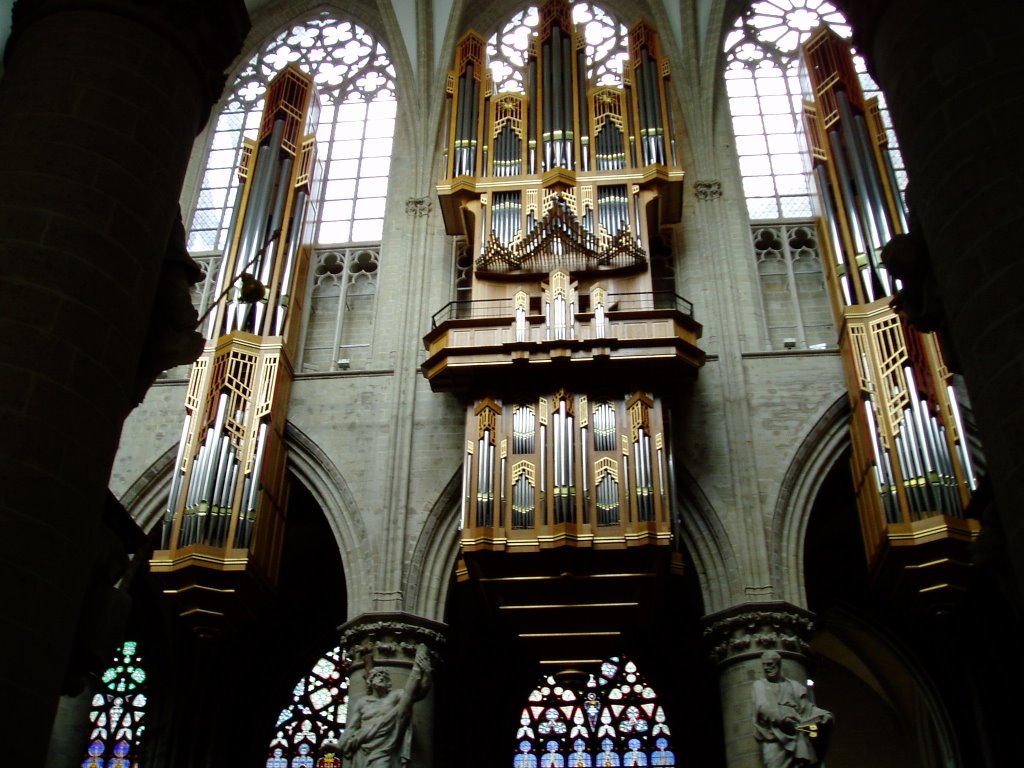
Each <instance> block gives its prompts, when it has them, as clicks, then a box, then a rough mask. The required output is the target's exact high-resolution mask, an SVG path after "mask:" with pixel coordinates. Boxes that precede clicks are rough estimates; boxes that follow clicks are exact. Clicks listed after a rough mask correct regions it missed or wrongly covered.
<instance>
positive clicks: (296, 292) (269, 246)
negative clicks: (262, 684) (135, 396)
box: [151, 65, 318, 615]
mask: <svg viewBox="0 0 1024 768" xmlns="http://www.w3.org/2000/svg"><path fill="white" fill-rule="evenodd" d="M317 117H318V106H317V100H316V95H315V91H314V89H313V84H312V79H311V78H310V77H309V76H308V75H306V74H305V73H303V72H302V71H301V70H300V69H299V68H298V67H297V66H294V65H290V66H288V67H286V68H285V69H284V70H282V72H281V73H280V74H279V75H278V76H277V77H276V78H275V79H274V80H273V81H272V82H271V84H270V86H269V88H268V90H267V97H266V107H265V110H264V114H263V117H262V120H261V124H260V129H259V132H258V135H257V138H256V140H255V141H248V140H247V144H246V147H245V150H244V151H243V153H242V165H241V167H240V168H239V182H240V188H239V190H238V192H237V194H236V196H235V209H234V211H233V212H232V225H231V228H230V236H229V240H228V243H227V249H226V250H225V252H224V254H223V257H222V261H221V266H220V270H219V274H218V282H217V286H218V298H217V300H216V303H215V305H214V307H213V309H212V311H211V317H210V321H209V323H208V324H207V326H206V328H207V331H208V332H209V333H210V334H211V336H210V338H209V339H208V341H207V344H206V347H205V349H204V352H203V354H202V356H201V357H200V358H199V360H197V362H196V363H195V365H194V366H193V369H192V374H191V376H190V380H189V387H188V392H187V395H186V401H185V410H186V415H185V420H184V425H183V427H182V437H181V441H180V443H179V448H178V454H177V458H176V460H175V469H174V476H173V478H172V481H171V492H170V495H169V498H168V504H167V514H166V517H165V521H164V526H163V531H162V536H161V549H160V550H157V551H156V552H155V553H154V555H153V558H152V560H151V568H152V570H153V571H154V573H157V574H164V575H165V576H164V578H167V579H168V581H169V582H170V583H171V587H170V588H169V591H173V592H175V593H176V594H180V593H181V592H182V589H183V588H184V587H189V586H200V587H202V586H204V582H206V581H207V580H210V579H216V578H220V577H218V576H216V575H214V573H213V572H217V571H219V572H221V573H245V574H249V573H250V572H251V573H252V574H253V575H254V576H255V578H256V580H258V581H260V582H261V583H265V582H268V581H269V582H272V581H273V579H274V578H275V576H276V570H277V560H278V557H279V551H280V540H281V527H282V525H283V507H284V504H285V503H286V498H287V486H286V484H285V477H284V461H285V453H284V448H283V442H282V433H283V429H284V423H285V409H286V406H287V398H288V392H289V389H290V386H291V377H292V368H291V358H292V355H294V351H295V348H296V345H297V339H298V328H297V325H296V323H289V322H288V320H289V310H290V309H294V308H296V307H299V308H301V306H302V303H303V300H304V296H303V295H302V292H303V291H304V289H305V282H306V280H305V278H306V270H307V260H308V255H307V253H306V251H305V250H304V247H303V237H304V234H305V232H306V229H307V228H306V226H305V217H306V210H307V207H308V201H309V199H310V198H311V187H312V185H313V184H314V183H315V178H316V174H315V168H314V163H315V147H316V142H315V131H316V120H317ZM297 317H301V312H300V313H299V315H298V316H297ZM240 564H244V566H242V565H240ZM246 578H248V577H246ZM215 584H216V585H220V586H217V588H216V589H212V590H211V589H207V590H205V592H204V590H202V589H200V590H192V593H194V594H211V595H212V594H214V593H215V592H217V591H218V590H219V592H220V593H222V594H227V593H231V592H232V591H233V590H231V589H229V590H224V589H222V588H221V586H223V582H215V583H211V584H209V585H207V586H214V585H215ZM211 599H213V598H211ZM200 609H201V610H207V609H208V608H207V607H206V606H201V607H200ZM188 610H193V611H194V610H196V606H191V607H190V608H189V609H188ZM211 610H212V609H211ZM183 615H185V614H184V613H183Z"/></svg>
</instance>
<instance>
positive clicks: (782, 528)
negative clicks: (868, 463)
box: [768, 394, 850, 608]
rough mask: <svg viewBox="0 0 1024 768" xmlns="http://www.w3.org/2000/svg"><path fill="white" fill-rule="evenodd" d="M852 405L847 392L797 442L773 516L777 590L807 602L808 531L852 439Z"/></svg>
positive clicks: (790, 598) (783, 595) (785, 596)
mask: <svg viewBox="0 0 1024 768" xmlns="http://www.w3.org/2000/svg"><path fill="white" fill-rule="evenodd" d="M849 415H850V408H849V404H848V402H847V397H846V395H845V394H842V395H840V396H839V397H837V398H836V399H835V400H834V401H833V402H832V404H831V405H829V406H828V407H827V408H826V409H825V410H824V412H823V413H822V414H821V416H819V417H818V420H817V421H816V422H815V423H814V426H813V427H811V429H810V430H809V431H808V432H807V433H806V434H805V435H804V439H803V440H802V441H801V443H800V445H799V446H798V447H797V449H796V452H795V453H794V455H793V458H792V460H791V461H790V463H789V467H788V468H787V469H786V474H785V475H784V476H783V478H782V482H781V483H780V485H779V493H778V496H777V497H776V501H775V508H774V510H773V512H772V517H771V520H770V521H769V525H768V530H769V533H770V536H771V538H770V542H769V545H770V547H771V553H770V554H771V563H772V566H771V567H772V583H773V584H775V585H776V589H777V594H778V595H779V596H780V597H781V598H782V599H785V600H787V601H788V602H790V603H792V604H794V605H798V606H800V607H802V608H806V606H807V596H806V593H805V590H804V579H803V573H804V546H803V545H804V535H805V534H806V532H807V521H808V519H809V518H810V515H811V510H812V509H813V507H814V500H815V498H816V497H817V495H818V490H819V489H820V487H821V484H822V482H824V480H825V476H826V475H827V474H828V472H829V470H830V469H831V468H832V467H833V465H834V464H835V463H836V461H838V460H839V458H840V457H841V456H842V455H843V453H844V452H845V451H846V450H847V448H848V447H849V445H850V432H849Z"/></svg>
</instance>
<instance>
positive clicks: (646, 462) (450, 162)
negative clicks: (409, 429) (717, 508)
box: [438, 0, 682, 550]
mask: <svg viewBox="0 0 1024 768" xmlns="http://www.w3.org/2000/svg"><path fill="white" fill-rule="evenodd" d="M571 18H572V13H571V9H570V7H569V4H568V3H567V2H565V1H564V0H548V1H547V2H545V3H544V4H543V5H542V6H541V7H540V9H539V11H538V24H537V27H536V33H535V35H533V36H532V37H531V38H530V41H529V43H528V45H526V46H524V47H523V49H521V50H522V54H523V60H522V70H521V71H520V72H518V73H516V76H515V77H514V78H513V77H510V78H508V79H506V80H504V81H502V82H501V83H496V82H493V81H492V77H494V76H493V75H492V74H491V73H492V71H493V72H499V71H505V70H506V69H507V66H508V65H510V61H509V58H504V59H503V61H502V68H495V69H494V70H492V69H491V64H492V63H493V62H488V61H487V59H486V55H485V54H486V47H487V46H486V45H485V43H484V40H483V38H481V37H480V36H478V35H476V34H474V33H469V34H467V35H465V36H464V37H463V38H462V40H461V41H460V42H459V44H458V46H457V49H456V57H455V61H454V64H453V67H452V69H451V70H450V71H449V73H448V79H447V83H446V91H447V96H448V103H447V105H446V108H445V113H446V114H447V115H448V121H447V135H446V137H445V139H446V145H447V150H446V152H445V166H444V170H443V172H442V176H443V179H442V180H441V181H440V182H439V183H438V193H439V197H440V200H441V208H442V214H443V215H444V217H445V224H446V227H447V228H448V231H449V232H450V233H452V234H455V233H456V232H458V233H459V234H462V235H464V236H465V237H466V239H467V241H468V242H469V247H470V248H471V249H472V254H473V274H472V296H473V299H474V300H476V299H481V300H485V299H486V300H494V301H493V303H491V302H489V303H488V305H487V308H486V310H485V311H484V313H485V314H487V313H490V312H491V311H493V308H494V307H496V306H502V307H507V308H508V311H507V314H506V315H504V316H502V317H500V318H494V324H493V326H490V325H489V324H488V322H487V320H486V319H485V318H480V317H474V316H471V315H470V314H467V315H465V316H464V317H462V318H460V320H459V322H460V323H463V324H464V329H465V330H466V331H467V334H466V336H467V337H468V338H470V339H472V338H473V337H474V335H475V334H476V333H477V331H478V330H479V331H481V333H480V334H479V336H476V338H478V339H480V340H481V342H480V343H481V345H482V346H483V345H486V346H487V347H488V351H487V352H486V353H485V352H481V355H486V356H488V359H489V360H490V361H491V362H492V363H494V364H495V367H494V368H491V369H489V371H488V375H486V376H481V377H480V384H479V387H477V385H476V382H475V381H474V382H473V383H472V384H469V385H467V387H466V391H465V392H464V394H465V395H466V400H467V402H471V403H472V405H471V406H469V407H468V408H467V414H466V432H465V440H466V452H465V455H464V458H465V461H466V462H467V467H466V469H465V470H464V480H463V482H464V489H463V504H464V506H465V510H464V513H463V529H462V542H463V547H464V548H466V547H469V548H478V549H487V548H491V549H503V548H510V549H511V548H512V547H513V546H516V547H521V548H523V549H524V550H528V549H529V548H530V547H533V548H544V547H548V546H563V545H564V544H566V543H570V544H571V543H573V542H579V543H580V545H581V546H585V545H584V544H582V542H592V541H595V540H596V541H599V545H600V546H605V547H611V546H612V545H611V544H610V543H609V542H612V541H615V542H616V544H615V546H623V547H624V546H627V545H629V546H633V545H637V544H645V543H667V541H668V539H669V537H670V536H671V515H670V501H671V499H670V494H668V493H666V492H665V490H664V489H666V488H670V487H671V479H670V478H666V477H665V473H666V472H667V471H668V470H667V469H666V468H667V467H668V466H669V465H670V461H669V457H666V456H665V454H666V453H668V451H667V449H664V448H663V447H662V446H663V445H664V444H663V442H662V439H663V435H662V433H661V429H662V427H661V419H662V416H663V411H662V408H663V405H662V402H661V401H660V400H659V399H658V398H656V397H653V396H651V395H650V394H649V393H644V394H643V398H646V400H645V402H646V403H647V404H646V405H645V408H646V410H647V413H648V421H647V422H645V424H644V426H643V427H642V429H641V431H640V433H639V434H640V436H639V439H638V441H637V442H636V444H635V446H634V444H633V441H632V439H631V438H630V436H629V435H628V434H622V430H623V429H624V428H626V429H628V427H627V426H626V425H628V424H629V421H628V417H627V413H628V407H629V406H628V405H627V402H628V401H630V400H631V398H633V396H634V395H635V394H636V391H640V392H644V390H643V387H644V386H645V382H646V376H647V375H649V371H650V368H649V362H650V361H649V359H645V358H646V356H645V354H644V352H643V351H642V350H641V351H639V352H638V353H637V354H636V358H637V360H638V361H640V360H644V362H643V363H642V364H638V365H637V366H635V367H634V369H633V373H634V374H635V376H636V381H635V382H634V379H633V377H632V376H629V375H627V376H626V377H625V378H624V379H622V380H621V381H629V382H630V383H631V384H635V386H634V388H633V389H634V390H636V391H630V392H629V393H628V394H627V393H624V392H622V391H621V389H620V387H621V381H620V380H618V379H616V374H615V373H613V372H612V370H611V369H608V373H605V372H604V370H600V371H598V368H599V366H601V365H603V363H599V364H597V365H595V366H594V370H595V372H596V375H594V376H593V377H588V376H587V375H586V372H585V370H584V369H583V368H580V367H579V366H578V365H577V359H583V358H584V357H587V355H585V354H580V355H578V356H577V351H578V350H579V351H583V350H586V349H587V348H588V346H589V345H591V344H592V343H593V341H594V339H607V340H608V342H606V343H605V342H602V350H601V352H600V356H602V357H605V356H607V355H609V354H610V355H612V356H613V357H614V356H615V355H617V354H619V350H620V349H621V348H624V346H626V345H625V344H624V343H623V342H621V340H620V341H619V342H615V341H613V340H615V339H616V337H617V334H619V333H620V332H621V329H622V323H621V321H620V319H621V317H622V315H621V314H620V312H621V311H622V310H620V308H619V306H618V305H617V304H616V303H615V302H614V301H613V300H612V298H611V297H612V295H613V292H621V293H623V294H636V295H638V296H643V297H644V298H643V299H641V300H640V301H635V300H634V299H629V300H628V301H629V302H630V304H631V308H630V310H629V311H630V312H637V313H643V312H644V311H646V308H649V307H654V306H658V305H657V304H656V302H655V300H654V299H653V297H651V296H650V295H649V293H650V292H651V290H652V288H651V286H652V277H651V274H650V269H649V263H648V259H647V248H648V241H649V239H650V233H648V232H646V231H645V228H646V227H647V225H648V223H649V222H650V223H652V224H653V226H655V227H657V228H659V229H660V228H661V227H662V226H663V225H667V224H670V223H674V222H676V221H678V220H679V214H680V211H679V210H678V209H679V206H680V205H681V202H680V201H681V197H682V195H681V188H682V169H681V168H678V167H676V166H675V165H674V149H672V148H670V144H669V139H670V138H671V114H670V110H669V108H668V104H669V100H668V98H667V88H668V82H669V68H668V65H667V61H666V59H665V57H664V56H663V55H662V54H661V51H660V49H659V46H658V37H657V34H656V33H655V32H654V30H653V29H651V28H650V27H648V26H647V25H645V24H643V23H641V24H637V25H635V26H634V27H633V28H632V29H629V30H627V29H626V28H625V27H624V26H622V25H617V26H616V27H615V28H614V30H610V31H611V33H612V35H614V37H609V38H608V42H609V44H610V45H611V46H612V48H611V52H610V53H609V50H608V49H607V46H603V47H602V50H601V51H599V52H598V53H597V54H596V55H595V56H594V57H593V58H594V60H593V61H588V57H590V55H591V52H592V48H591V47H589V44H588V41H587V38H586V35H585V29H584V28H583V27H582V26H580V27H576V26H574V25H573V23H572V20H571ZM595 23H598V22H597V21H595ZM627 49H628V50H627ZM606 54H607V55H608V57H609V58H608V59H606V60H603V62H602V59H601V57H602V56H604V55H606ZM627 54H628V55H627ZM611 61H614V62H616V63H617V62H619V61H621V62H622V69H621V73H615V72H613V67H612V65H610V62H611ZM634 137H635V141H636V142H638V144H637V143H634ZM478 139H479V146H477V144H476V142H477V140H478ZM670 163H672V165H671V166H670V165H669V164H670ZM666 214H671V217H670V216H669V215H666ZM598 286H600V287H598ZM580 291H585V293H580ZM588 300H589V301H588ZM474 303H475V302H474ZM637 307H644V309H637ZM474 309H475V307H474ZM480 309H481V310H484V307H483V305H482V304H481V305H480ZM503 311H504V310H503ZM488 317H491V316H490V315H488ZM478 320H480V321H481V322H479V323H478V322H477V321H478ZM629 320H630V321H631V322H632V321H634V320H635V321H636V322H637V324H642V323H647V322H649V321H648V320H647V319H646V318H643V317H637V318H632V317H631V318H629ZM659 320H662V318H659ZM484 326H487V327H486V329H485V328H484ZM484 331H486V332H484ZM484 338H486V339H487V341H486V342H483V341H482V340H483V339H484ZM636 338H641V337H640V336H637V337H636ZM468 343H469V344H470V345H472V346H476V342H474V341H469V342H468ZM604 347H607V349H604ZM534 348H537V349H539V350H541V351H542V353H543V354H547V352H546V351H547V350H549V349H550V350H552V351H553V352H554V351H557V352H558V353H559V354H560V355H561V356H562V358H563V359H559V360H558V362H557V363H555V364H554V365H551V366H550V367H548V368H547V370H544V371H542V372H540V373H539V376H538V379H537V380H536V381H533V380H531V381H530V382H529V383H528V385H526V386H519V385H517V384H515V383H506V382H505V381H503V380H502V377H501V376H500V374H499V375H497V376H496V375H495V374H494V372H495V371H497V370H501V366H502V364H503V363H505V362H506V359H505V358H506V352H509V351H514V354H515V355H516V357H517V358H518V360H522V361H523V365H522V366H519V369H520V370H525V369H527V366H529V370H531V371H532V370H537V366H536V365H535V364H534V362H531V358H533V357H534V353H533V349H534ZM552 357H555V355H554V354H552ZM595 359H597V356H595V357H593V358H591V359H590V362H592V361H593V360H595ZM563 362H564V363H565V365H564V366H563V365H562V363H563ZM517 365H518V361H517V363H515V364H513V367H512V369H511V370H515V366H517ZM626 365H627V366H629V365H630V364H629V363H627V364H626ZM618 370H624V369H623V368H620V369H618ZM568 371H579V373H572V374H571V375H569V376H567V377H566V378H565V379H564V380H562V379H561V375H560V372H568ZM581 374H582V375H581ZM485 379H486V383H485V381H484V380H485ZM512 379H515V374H513V375H512V376H510V377H509V380H510V382H511V381H512ZM517 381H518V380H517ZM519 384H522V382H521V381H519ZM577 390H578V391H577ZM592 403H598V404H599V405H598V406H597V407H594V406H592V405H591V404H592ZM485 404H491V406H493V409H494V411H495V414H496V415H495V416H494V422H493V425H491V426H490V427H489V430H490V431H487V432H482V431H481V429H482V428H481V426H480V423H479V418H480V413H481V411H480V409H481V408H483V407H484V405H485ZM489 407H490V406H489ZM591 408H593V410H592V411H591V410H590V409H591ZM616 413H618V414H620V415H619V417H618V419H619V421H618V426H619V430H617V429H616V424H617V422H616ZM485 435H486V436H485ZM623 438H625V442H622V439H623ZM498 446H501V447H500V448H499V447H498ZM654 446H657V451H658V455H657V456H655V455H654V454H653V452H654V450H655V448H654ZM506 447H507V454H506ZM581 489H582V490H581ZM623 507H624V508H625V511H624V510H623ZM586 546H589V544H586ZM595 546H597V545H595Z"/></svg>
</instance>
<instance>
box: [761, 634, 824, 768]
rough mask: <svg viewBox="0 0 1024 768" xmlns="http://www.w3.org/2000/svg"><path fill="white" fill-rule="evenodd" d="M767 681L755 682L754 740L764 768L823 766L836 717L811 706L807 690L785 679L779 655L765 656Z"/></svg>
mask: <svg viewBox="0 0 1024 768" xmlns="http://www.w3.org/2000/svg"><path fill="white" fill-rule="evenodd" d="M761 667H762V669H763V670H764V678H763V679H761V680H755V681H754V738H755V739H757V741H758V742H760V744H761V759H762V761H763V762H764V768H810V767H811V766H817V765H820V764H821V759H822V757H823V753H824V748H823V746H819V745H823V744H824V742H825V735H826V730H827V727H828V726H829V725H831V723H832V713H831V712H828V711H827V710H824V709H820V708H818V707H816V706H814V704H812V703H811V700H810V698H809V697H808V695H807V688H806V687H805V686H803V685H801V684H800V683H798V682H796V681H795V680H790V679H789V678H788V677H784V676H783V675H782V657H781V656H780V655H779V654H778V653H777V652H776V651H765V652H764V653H763V654H761Z"/></svg>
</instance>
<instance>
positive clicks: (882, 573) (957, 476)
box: [803, 27, 980, 610]
mask: <svg viewBox="0 0 1024 768" xmlns="http://www.w3.org/2000/svg"><path fill="white" fill-rule="evenodd" d="M803 65H804V70H805V72H806V76H807V77H806V81H807V82H808V83H809V86H810V89H811V92H810V93H809V94H808V97H809V99H810V100H809V101H808V102H806V103H805V109H804V113H805V123H806V128H807V134H808V139H809V144H810V149H811V155H812V159H813V169H814V170H813V172H814V177H815V181H816V184H817V188H818V192H819V196H820V200H821V207H822V219H821V229H822V232H821V236H820V242H822V243H823V244H824V251H825V254H826V256H825V258H824V261H825V264H826V280H827V283H828V286H829V291H830V295H831V299H832V303H833V308H834V310H835V314H836V317H837V318H838V319H839V321H840V327H841V333H840V348H841V350H842V354H843V360H844V363H845V367H846V373H847V382H848V390H849V394H850V408H851V411H852V414H851V421H850V431H851V445H852V452H851V453H852V455H851V468H852V472H853V480H854V486H855V491H856V495H857V505H858V509H859V513H860V521H861V529H862V531H863V534H864V546H865V551H866V555H867V561H868V565H869V569H870V572H871V573H872V576H873V579H874V581H875V583H876V585H877V586H879V587H880V588H882V589H886V590H895V591H896V593H897V594H898V595H899V596H900V598H901V599H906V600H909V601H910V602H911V603H913V604H915V605H917V606H918V607H922V608H925V609H927V610H943V609H944V607H945V606H946V604H947V602H948V601H949V600H951V599H955V598H956V596H957V594H958V593H959V592H960V591H962V589H963V584H964V579H965V573H964V572H965V569H966V567H967V564H968V562H969V559H970V558H969V555H968V553H967V545H968V544H969V543H970V542H971V541H972V540H974V539H975V538H976V537H977V535H978V533H979V532H980V524H979V522H978V521H977V520H976V519H973V518H971V517H969V516H968V515H967V514H966V513H965V511H966V509H967V506H968V502H969V501H970V498H971V493H972V491H973V489H974V488H975V486H976V480H975V478H974V475H973V470H972V467H971V456H970V450H969V447H968V445H967V436H966V435H965V434H964V428H963V420H962V418H961V416H960V409H959V405H958V403H957V399H956V395H955V393H954V390H953V386H952V374H951V373H950V372H949V370H948V369H947V367H946V363H945V361H944V359H943V355H942V350H941V348H940V345H939V343H938V340H937V339H936V337H935V334H933V333H922V332H921V331H919V330H918V329H916V328H915V327H914V326H913V325H912V324H911V323H910V322H909V321H907V320H906V319H905V318H903V317H901V316H900V315H899V314H898V313H897V312H896V311H895V310H894V309H893V308H892V307H891V306H890V304H891V303H892V299H893V296H894V295H895V293H896V291H897V290H898V288H899V285H898V282H897V281H896V279H895V278H894V277H893V276H892V275H890V274H889V272H888V270H887V269H886V266H885V264H884V263H883V261H882V258H881V254H882V247H883V246H884V245H885V244H886V243H887V242H888V241H889V240H890V239H891V238H892V237H893V236H894V235H899V234H903V233H906V231H907V217H906V214H905V212H904V208H903V200H902V198H901V196H900V191H899V187H898V185H897V182H896V175H895V172H894V171H893V167H892V164H891V161H890V157H889V152H888V137H887V134H886V131H885V126H884V124H883V123H882V119H881V115H880V110H879V105H878V102H877V99H865V98H864V94H863V91H862V89H861V86H860V81H859V78H858V76H857V73H856V71H855V68H854V64H853V57H852V53H851V51H850V45H849V42H848V41H845V40H843V39H841V38H840V37H839V36H838V35H836V34H835V33H834V32H833V31H832V30H830V29H828V28H827V27H823V28H821V29H819V30H817V31H816V32H815V33H814V34H813V35H812V36H811V37H810V38H809V39H808V40H807V41H806V43H805V44H804V46H803Z"/></svg>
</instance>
